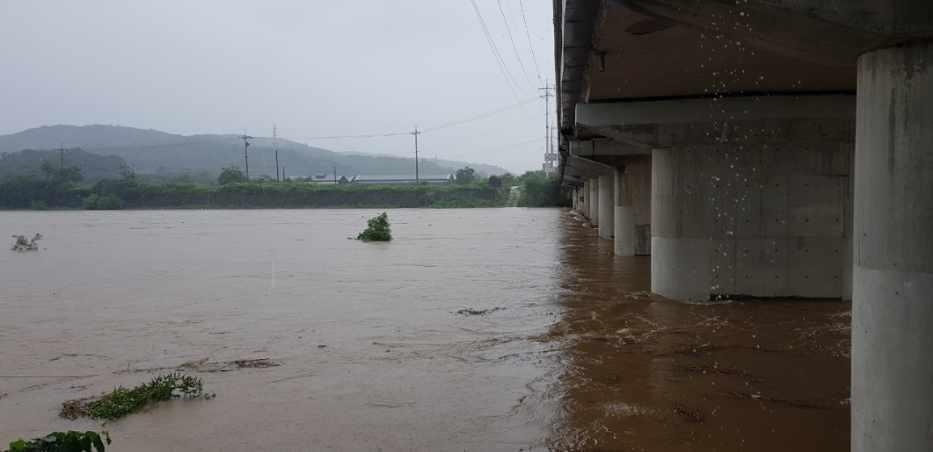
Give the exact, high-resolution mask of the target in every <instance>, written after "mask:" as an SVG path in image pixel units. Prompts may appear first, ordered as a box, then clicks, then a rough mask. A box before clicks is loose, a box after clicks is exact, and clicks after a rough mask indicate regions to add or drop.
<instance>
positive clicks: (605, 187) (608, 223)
mask: <svg viewBox="0 0 933 452" xmlns="http://www.w3.org/2000/svg"><path fill="white" fill-rule="evenodd" d="M614 189H615V176H614V175H605V176H599V237H600V238H602V239H606V240H612V236H613V234H614V233H615V230H614V229H613V222H614V221H613V220H614V219H615V218H614V217H615V208H614V205H615V200H614V199H615V196H613V195H614V193H613V192H614V191H615V190H614Z"/></svg>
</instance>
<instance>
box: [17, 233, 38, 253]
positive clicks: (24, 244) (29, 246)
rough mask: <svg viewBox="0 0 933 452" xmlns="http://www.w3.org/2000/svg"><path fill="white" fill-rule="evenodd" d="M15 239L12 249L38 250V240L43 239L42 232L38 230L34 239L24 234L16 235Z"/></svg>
mask: <svg viewBox="0 0 933 452" xmlns="http://www.w3.org/2000/svg"><path fill="white" fill-rule="evenodd" d="M13 239H14V240H13V247H12V248H10V251H19V252H24V251H38V250H39V244H38V243H36V242H38V241H39V240H41V239H42V234H39V233H38V232H37V233H36V235H34V236H33V237H32V239H27V238H26V236H24V235H14V236H13Z"/></svg>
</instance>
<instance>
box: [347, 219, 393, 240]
mask: <svg viewBox="0 0 933 452" xmlns="http://www.w3.org/2000/svg"><path fill="white" fill-rule="evenodd" d="M356 239H357V240H362V241H364V242H388V241H390V240H392V230H391V228H390V227H389V215H387V214H386V213H385V212H382V213H381V214H380V215H378V216H375V217H372V218H370V219H369V222H368V224H367V227H366V230H365V231H363V232H361V233H360V234H359V235H358V236H356Z"/></svg>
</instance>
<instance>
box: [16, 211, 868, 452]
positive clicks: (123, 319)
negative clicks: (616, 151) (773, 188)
mask: <svg viewBox="0 0 933 452" xmlns="http://www.w3.org/2000/svg"><path fill="white" fill-rule="evenodd" d="M376 213H378V212H375V211H364V210H291V211H289V210H257V211H139V212H41V213H40V212H7V213H3V214H2V215H0V232H2V233H7V234H14V233H15V234H32V233H33V232H41V233H42V234H43V235H44V236H45V238H44V239H43V240H42V242H41V246H42V248H43V249H41V250H40V251H38V252H35V253H27V254H21V253H12V252H9V253H8V252H4V253H0V274H2V275H3V276H2V295H0V395H2V396H0V444H6V442H8V441H10V440H12V439H14V438H16V437H34V436H39V435H42V434H44V433H46V432H48V431H51V430H66V429H77V430H80V429H100V428H106V429H107V430H109V431H110V432H111V435H112V436H113V438H114V444H113V450H115V451H156V450H160V451H161V450H234V451H235V450H244V451H245V450H477V451H486V450H512V451H516V450H546V449H554V450H674V451H677V450H721V451H732V450H787V449H791V450H798V451H808V450H820V451H826V450H847V449H848V430H849V427H848V425H849V421H848V411H849V408H848V392H849V391H848V385H849V383H848V382H849V373H848V372H849V371H848V365H849V358H848V350H849V345H848V340H849V332H848V324H849V319H848V313H849V306H848V304H845V303H831V302H806V301H793V302H767V303H762V302H743V303H723V304H717V305H704V306H698V305H684V304H680V303H674V302H671V301H667V300H662V299H658V298H655V297H653V296H651V295H649V294H648V293H647V288H648V274H647V272H648V269H649V267H650V266H649V265H648V264H649V262H648V258H627V259H623V258H617V257H614V256H612V246H611V243H610V242H608V241H600V240H598V239H597V238H596V233H595V230H592V229H590V228H588V227H585V226H584V225H583V224H582V223H581V221H580V220H579V218H577V217H575V216H573V215H572V214H570V213H568V212H566V211H560V210H556V209H461V210H429V209H425V210H421V209H412V210H391V211H389V216H390V220H391V221H392V223H393V231H394V234H395V236H396V240H395V241H393V242H392V243H390V244H363V243H360V242H357V241H353V240H347V237H351V236H355V234H356V233H357V232H358V231H359V230H360V229H361V228H362V227H363V226H364V224H365V220H366V218H368V217H369V216H372V215H374V214H376ZM264 358H267V359H269V360H271V362H274V363H275V364H278V365H276V366H268V367H267V366H263V367H258V368H249V367H247V368H239V367H238V366H236V365H235V363H234V361H236V360H244V359H264ZM176 368H182V369H183V370H186V371H188V372H189V373H194V374H197V375H199V376H201V377H202V378H203V379H204V381H205V386H206V389H207V390H209V391H212V392H216V393H217V398H216V399H213V400H197V401H173V402H168V403H162V404H159V405H158V406H156V407H154V408H151V409H148V410H146V411H145V412H142V413H138V414H134V415H131V416H129V417H127V418H125V419H123V420H120V421H116V422H111V423H109V424H107V425H105V426H101V425H99V424H98V423H96V422H94V421H90V420H87V419H82V420H76V421H68V420H65V419H61V418H59V417H58V416H57V413H58V409H59V407H60V404H61V402H62V401H64V400H67V399H74V398H79V397H87V396H92V395H94V394H98V393H100V392H102V391H106V390H109V389H112V388H113V387H114V386H116V385H120V384H122V385H132V384H136V383H139V382H142V381H145V380H147V379H148V378H149V377H151V376H152V375H153V374H154V373H157V372H160V371H167V370H172V369H176Z"/></svg>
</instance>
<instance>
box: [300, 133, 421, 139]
mask: <svg viewBox="0 0 933 452" xmlns="http://www.w3.org/2000/svg"><path fill="white" fill-rule="evenodd" d="M409 133H410V132H389V133H370V134H364V135H330V136H320V137H306V138H305V139H306V140H342V139H346V138H382V137H397V136H400V135H408V134H409Z"/></svg>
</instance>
